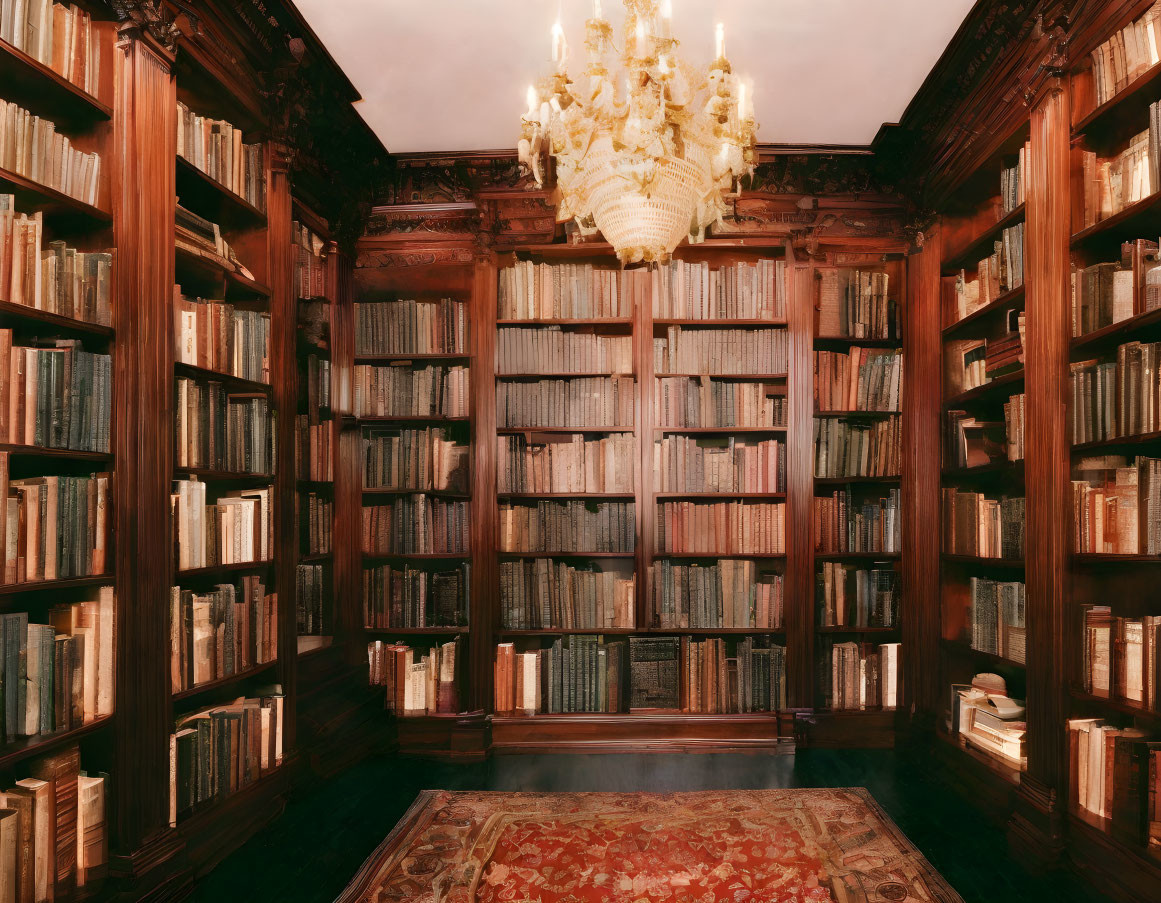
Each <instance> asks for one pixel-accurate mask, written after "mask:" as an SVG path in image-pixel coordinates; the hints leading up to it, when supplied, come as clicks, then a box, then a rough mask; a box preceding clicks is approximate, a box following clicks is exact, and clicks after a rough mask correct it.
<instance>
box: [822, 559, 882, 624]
mask: <svg viewBox="0 0 1161 903" xmlns="http://www.w3.org/2000/svg"><path fill="white" fill-rule="evenodd" d="M821 564H822V567H821V568H820V569H819V571H818V573H817V574H815V578H814V579H815V599H816V601H817V602H818V624H819V626H820V627H898V626H899V574H898V572H897V571H896V570H895V568H893V567H891V566H889V565H888V566H886V567H881V568H870V569H867V568H861V567H857V566H855V565H850V564H843V563H842V562H840V561H823V562H821Z"/></svg>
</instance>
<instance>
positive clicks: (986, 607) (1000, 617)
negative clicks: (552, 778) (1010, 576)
mask: <svg viewBox="0 0 1161 903" xmlns="http://www.w3.org/2000/svg"><path fill="white" fill-rule="evenodd" d="M968 593H969V604H970V606H971V608H970V613H971V646H972V648H973V649H976V650H978V651H980V652H987V653H989V654H991V655H998V656H1000V657H1002V658H1006V659H1007V660H1008V661H1011V662H1018V663H1020V664H1023V663H1024V660H1025V653H1026V644H1027V627H1028V625H1027V621H1026V619H1025V612H1024V584H1023V583H1021V582H1020V581H1018V580H990V579H987V578H985V577H972V578H971V581H970V585H969V588H968Z"/></svg>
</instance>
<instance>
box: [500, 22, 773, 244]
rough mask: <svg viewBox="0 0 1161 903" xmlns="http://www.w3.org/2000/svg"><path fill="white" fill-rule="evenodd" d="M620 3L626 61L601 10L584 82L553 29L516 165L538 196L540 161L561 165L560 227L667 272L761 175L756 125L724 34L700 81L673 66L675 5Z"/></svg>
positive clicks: (682, 65) (531, 91)
mask: <svg viewBox="0 0 1161 903" xmlns="http://www.w3.org/2000/svg"><path fill="white" fill-rule="evenodd" d="M624 3H625V27H624V33H623V37H622V47H621V48H620V49H618V48H617V46H616V44H615V43H614V41H613V28H612V25H610V23H609V22H608V21H607V20H606V19H605V18H604V17H603V16H602V15H601V3H600V0H594V3H593V17H592V18H591V19H589V20H588V22H587V23H586V25H585V47H586V49H587V51H588V66H587V68H586V69H585V71H584V74H583V75H582V76H581V77H580V78H579V80H578V81H576V82H574V81H572V80H571V79H570V78H569V76H568V74H567V71H566V63H567V59H568V49H567V45H566V44H565V40H564V32H563V30H562V29H561V27H560V24H559V23H557V24H556V25H555V26H553V29H552V60H553V70H554V71H553V73H552V75H550V76H548V77H547V78H542V79H540V81H539V82H538V83H537V84H536V85H535V86H529V88H528V111H527V112H526V113H525V114H524V116H523V117H522V120H521V121H522V123H523V137H522V138H521V140H520V144H519V154H520V160H521V162H523V163H524V164H525V165H527V166H529V167H530V168H531V169H532V172H533V174H534V175H535V177H536V181H537V184H538V185H543V183H544V177H545V172H544V167H543V165H542V160H543V157H544V156H545V155H546V154H547V155H549V156H551V157H553V158H555V160H556V184H557V194H558V196H559V197H558V206H557V216H556V218H557V221H558V222H565V221H567V220H569V219H575V220H576V223H577V226H578V227H579V229H580V231H581V232H582V234H585V235H589V234H592V233H594V232H596V231H598V230H599V231H600V232H601V233H602V234H603V235H604V236H605V239H606V240H607V241H608V242H609V243H610V244H611V245H612V246H613V248H614V249H615V250H616V252H617V255H618V257H620V259H621V262H622V263H636V262H639V261H649V262H653V261H657V262H664V261H666V260H668V259H669V256H670V255H671V254H672V253H673V249H674V248H676V247H677V245H678V244H679V243H680V242H681V240H682V239H683V238H688V239H689V240H690V241H691V242H698V241H701V240H702V239H703V238H704V237H705V230H706V227H707V226H710V225H712V224H714V223H717V222H720V221H721V218H722V215H723V214H724V213H725V212H726V210H727V207H726V197H728V196H729V195H731V194H734V193H736V191H737V190H738V187H739V179H740V178H741V176H743V175H744V174H746V173H750V172H752V170H753V167H754V160H755V148H754V135H755V132H756V131H757V124H756V123H755V122H754V113H753V106H752V103H751V98H749V97H747V94H746V85H745V84H744V83H743V82H742V81H741V80H739V79H738V77H737V76H735V75H734V74H733V73H732V71H731V69H730V63H729V61H728V60H727V59H726V53H725V36H724V31H723V27H722V26H721V25H720V24H719V25H718V26H717V53H716V55H715V59H714V61H713V62H712V63H711V64H710V66H709V69H708V71H707V72H705V73H701V72H699V71H697V70H696V69H695V68H694V67H693V66H691V65H690V64H689V63H687V62H686V61H685V60H683V59H681V58H680V57H679V56H678V55H677V52H676V50H677V41H676V40H675V39H674V38H673V36H672V31H671V24H672V10H671V7H670V0H661V2H660V4H659V3H658V0H624ZM615 55H619V56H620V61H621V62H620V65H621V70H622V71H621V72H619V73H617V74H616V75H614V74H612V73H610V70H609V68H608V67H609V64H610V63H612V62H613V60H614V57H615ZM614 65H615V63H614Z"/></svg>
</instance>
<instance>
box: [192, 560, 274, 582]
mask: <svg viewBox="0 0 1161 903" xmlns="http://www.w3.org/2000/svg"><path fill="white" fill-rule="evenodd" d="M273 566H274V562H273V561H272V560H269V559H268V560H266V561H243V562H241V563H239V564H212V565H210V566H209V567H204V568H185V569H184V570H183V569H181V568H178V569H177V570H175V571H174V577H175V579H177V580H193V579H195V578H197V577H225V576H227V575H229V574H240V573H243V572H244V571H261V570H265V569H267V568H270V567H273Z"/></svg>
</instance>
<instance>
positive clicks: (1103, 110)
mask: <svg viewBox="0 0 1161 903" xmlns="http://www.w3.org/2000/svg"><path fill="white" fill-rule="evenodd" d="M1158 86H1161V65H1156V66H1151V67H1149V68H1148V69H1146V70H1145V71H1144V72H1142V73H1141V74H1140V75H1138V76H1137V77H1136V78H1135V79H1133V80H1132V81H1131V82H1129V83H1128V84H1127V85H1125V87H1124V88H1122V89H1121V90H1120V91H1118V92H1117V93H1116V94H1114V95H1113V96H1112V97H1110V98H1109V99H1108V100H1106V101H1105V102H1104V103H1103V104H1101V105H1100V106H1098V107H1094V108H1093V109H1092V110H1091V111H1089V112H1088V113H1087V114H1086V115H1085V116H1084V117H1083V118H1082V119H1081V120H1080V121H1079V122H1078V123H1077V124H1076V126H1075V128H1073V130H1072V136H1073V138H1079V137H1082V136H1088V135H1089V134H1090V133H1094V132H1100V131H1102V130H1105V129H1108V128H1116V127H1118V126H1119V125H1120V124H1122V123H1136V122H1140V121H1142V120H1141V114H1144V115H1145V116H1146V117H1147V116H1148V112H1149V104H1150V103H1151V102H1152V101H1154V100H1156V98H1157V91H1156V88H1157V87H1158ZM1133 131H1140V129H1136V128H1134V129H1133Z"/></svg>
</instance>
